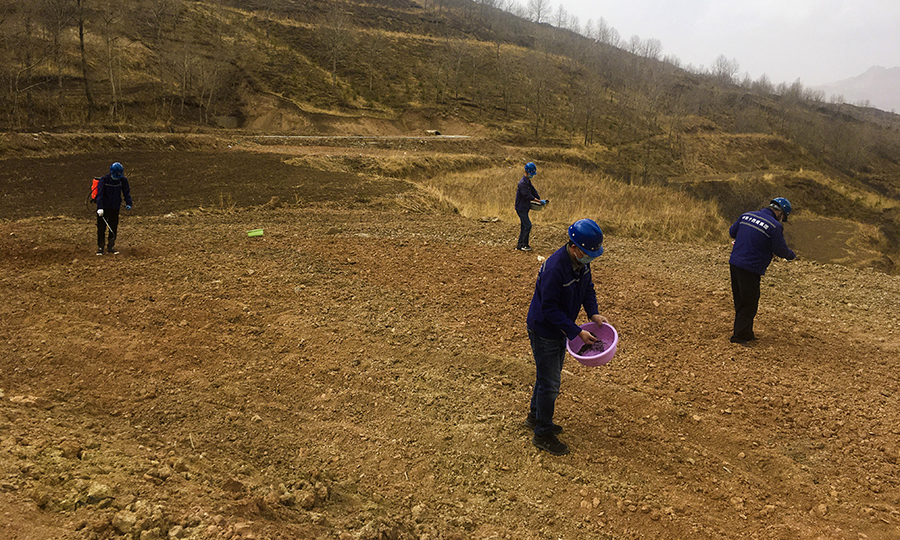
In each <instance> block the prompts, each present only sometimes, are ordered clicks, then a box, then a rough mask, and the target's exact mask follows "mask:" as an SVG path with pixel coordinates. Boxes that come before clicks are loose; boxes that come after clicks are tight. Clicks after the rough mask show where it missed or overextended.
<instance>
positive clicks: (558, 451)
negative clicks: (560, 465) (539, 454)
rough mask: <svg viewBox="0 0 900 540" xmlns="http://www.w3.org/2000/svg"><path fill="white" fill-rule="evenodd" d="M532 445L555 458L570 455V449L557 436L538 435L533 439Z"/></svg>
mask: <svg viewBox="0 0 900 540" xmlns="http://www.w3.org/2000/svg"><path fill="white" fill-rule="evenodd" d="M531 443H532V444H534V445H535V446H537V447H538V448H540V449H541V450H543V451H545V452H550V453H551V454H553V455H554V456H564V455H566V454H568V453H569V447H568V446H566V445H565V444H564V443H562V442H560V441H559V439H557V438H556V435H545V436H544V437H538V436H537V435H535V436H534V438H533V439H531Z"/></svg>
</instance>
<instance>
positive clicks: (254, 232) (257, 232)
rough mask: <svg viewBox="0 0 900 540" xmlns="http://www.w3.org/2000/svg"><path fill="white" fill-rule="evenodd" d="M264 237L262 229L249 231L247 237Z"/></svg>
mask: <svg viewBox="0 0 900 540" xmlns="http://www.w3.org/2000/svg"><path fill="white" fill-rule="evenodd" d="M262 235H263V230H262V229H253V230H252V231H247V236H249V237H251V238H252V237H254V236H262Z"/></svg>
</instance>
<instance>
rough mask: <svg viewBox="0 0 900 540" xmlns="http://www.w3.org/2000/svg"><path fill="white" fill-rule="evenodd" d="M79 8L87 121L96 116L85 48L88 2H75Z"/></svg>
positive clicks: (79, 34)
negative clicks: (86, 4) (85, 23)
mask: <svg viewBox="0 0 900 540" xmlns="http://www.w3.org/2000/svg"><path fill="white" fill-rule="evenodd" d="M75 2H76V5H77V7H78V9H77V11H76V13H75V18H76V20H77V22H78V50H79V52H80V53H81V80H82V81H84V97H85V99H86V100H87V105H86V108H87V114H86V116H87V119H88V120H89V121H90V119H91V117H92V116H93V114H94V108H95V105H94V95H93V94H92V93H91V83H90V77H88V61H87V52H86V50H85V46H84V22H85V3H86V2H87V0H75Z"/></svg>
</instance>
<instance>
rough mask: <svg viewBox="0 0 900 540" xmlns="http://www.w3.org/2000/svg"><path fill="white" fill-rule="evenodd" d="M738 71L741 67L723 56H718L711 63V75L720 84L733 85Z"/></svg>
mask: <svg viewBox="0 0 900 540" xmlns="http://www.w3.org/2000/svg"><path fill="white" fill-rule="evenodd" d="M740 69H741V65H740V64H738V61H737V60H735V59H731V60H729V59H728V58H726V57H725V55H724V54H720V55H719V56H718V57H717V58H716V61H715V62H713V65H712V75H713V77H715V78H717V79H719V80H720V81H721V82H724V83H728V84H733V83H734V82H735V76H736V75H737V73H738V71H740Z"/></svg>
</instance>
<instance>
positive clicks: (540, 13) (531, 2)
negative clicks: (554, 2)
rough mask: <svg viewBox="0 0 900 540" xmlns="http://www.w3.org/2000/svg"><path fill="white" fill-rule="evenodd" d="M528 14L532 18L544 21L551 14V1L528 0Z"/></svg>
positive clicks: (540, 21)
mask: <svg viewBox="0 0 900 540" xmlns="http://www.w3.org/2000/svg"><path fill="white" fill-rule="evenodd" d="M528 14H529V15H530V16H531V20H532V21H534V22H536V23H539V24H540V23H542V22H544V20H545V19H546V18H547V16H548V15H549V14H550V2H548V1H547V0H528Z"/></svg>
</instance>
